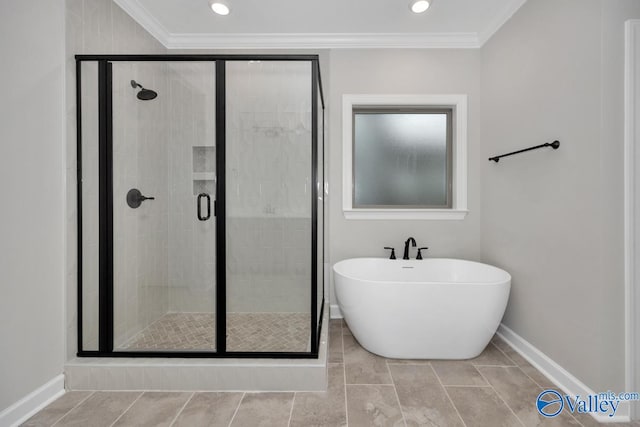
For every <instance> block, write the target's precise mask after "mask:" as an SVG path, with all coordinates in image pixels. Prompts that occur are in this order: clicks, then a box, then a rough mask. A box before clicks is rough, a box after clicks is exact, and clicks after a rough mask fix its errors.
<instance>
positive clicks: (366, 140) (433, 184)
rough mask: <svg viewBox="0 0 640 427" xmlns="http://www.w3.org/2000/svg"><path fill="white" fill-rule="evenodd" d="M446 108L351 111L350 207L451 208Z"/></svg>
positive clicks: (448, 115)
mask: <svg viewBox="0 0 640 427" xmlns="http://www.w3.org/2000/svg"><path fill="white" fill-rule="evenodd" d="M451 117H452V110H451V109H435V108H434V109H431V108H430V109H411V108H400V107H399V108H392V109H376V108H354V109H353V207H354V208H391V209H402V208H407V209H415V208H450V207H451V200H452V197H451V187H452V186H451V157H452V156H451V128H452V126H451Z"/></svg>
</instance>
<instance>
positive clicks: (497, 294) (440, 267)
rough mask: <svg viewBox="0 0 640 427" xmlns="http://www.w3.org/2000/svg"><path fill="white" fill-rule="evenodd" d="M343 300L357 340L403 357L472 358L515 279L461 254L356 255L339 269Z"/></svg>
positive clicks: (500, 312)
mask: <svg viewBox="0 0 640 427" xmlns="http://www.w3.org/2000/svg"><path fill="white" fill-rule="evenodd" d="M333 272H334V279H335V280H334V284H335V291H336V298H337V300H338V305H339V307H340V311H341V312H342V315H343V316H344V318H345V320H346V322H347V324H348V325H349V329H351V331H352V332H353V335H354V337H355V338H356V339H357V340H358V342H359V343H360V344H361V345H362V346H363V347H364V348H366V349H367V350H369V351H370V352H372V353H375V354H379V355H381V356H384V357H389V358H396V359H470V358H473V357H476V356H477V355H479V354H480V353H481V352H482V350H484V348H485V347H486V346H487V344H488V343H489V341H490V340H491V337H492V336H493V334H494V333H495V332H496V329H497V328H498V325H499V324H500V321H501V319H502V316H503V314H504V310H505V308H506V306H507V300H508V298H509V290H510V287H511V276H510V275H509V273H507V272H506V271H504V270H501V269H499V268H496V267H493V266H490V265H487V264H481V263H478V262H472V261H465V260H460V259H444V258H443V259H424V260H408V261H403V260H391V259H383V258H354V259H347V260H344V261H341V262H338V263H336V264H335V265H334V266H333Z"/></svg>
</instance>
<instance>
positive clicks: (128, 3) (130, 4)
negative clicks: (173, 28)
mask: <svg viewBox="0 0 640 427" xmlns="http://www.w3.org/2000/svg"><path fill="white" fill-rule="evenodd" d="M113 2H114V3H115V4H117V5H118V6H120V8H121V9H122V10H124V11H125V12H126V13H127V14H128V15H129V16H131V17H132V18H133V20H134V21H136V22H137V23H138V24H140V26H141V27H142V28H144V29H145V30H147V32H148V33H149V34H151V35H152V36H153V37H154V38H155V39H156V40H158V41H159V42H160V43H162V45H163V46H164V47H167V45H168V44H169V37H170V34H171V33H169V30H167V28H165V26H164V25H162V24H161V23H160V21H158V20H157V19H156V17H155V16H153V15H152V14H151V12H149V10H148V9H147V8H146V7H144V6H143V5H142V4H141V3H140V2H139V1H138V0H113Z"/></svg>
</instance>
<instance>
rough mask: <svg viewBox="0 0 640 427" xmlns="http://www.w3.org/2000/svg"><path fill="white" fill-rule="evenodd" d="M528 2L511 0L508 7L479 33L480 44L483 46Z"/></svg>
mask: <svg viewBox="0 0 640 427" xmlns="http://www.w3.org/2000/svg"><path fill="white" fill-rule="evenodd" d="M526 2H527V0H511V2H510V3H509V4H508V5H507V7H506V8H505V9H504V10H503V11H502V13H500V14H498V15H497V16H496V18H495V19H494V20H493V21H491V23H490V24H489V25H488V26H487V28H485V29H484V30H483V31H480V32H479V33H478V44H479V45H480V47H482V46H483V45H484V44H485V43H486V42H488V41H489V39H490V38H491V37H493V35H494V34H495V33H496V32H498V30H499V29H500V28H502V26H503V25H504V24H506V23H507V21H508V20H509V19H511V17H512V16H513V15H514V14H515V13H516V12H517V11H518V9H520V8H521V7H522V5H524V4H525V3H526Z"/></svg>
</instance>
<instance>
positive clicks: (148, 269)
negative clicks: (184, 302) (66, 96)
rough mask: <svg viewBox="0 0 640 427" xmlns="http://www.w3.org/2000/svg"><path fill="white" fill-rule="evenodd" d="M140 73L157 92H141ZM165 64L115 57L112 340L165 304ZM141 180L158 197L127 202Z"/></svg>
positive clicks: (143, 322)
mask: <svg viewBox="0 0 640 427" xmlns="http://www.w3.org/2000/svg"><path fill="white" fill-rule="evenodd" d="M132 79H133V80H136V81H138V82H140V83H141V84H142V85H144V86H145V87H148V88H151V89H153V90H155V91H157V92H158V94H159V95H158V97H157V98H156V99H154V100H150V101H142V100H139V99H137V97H136V93H137V90H136V89H133V88H132V87H131V84H130V81H131V80H132ZM167 92H168V91H167V66H166V64H164V63H154V62H134V63H131V62H114V64H113V199H114V200H113V226H114V232H113V254H114V260H113V264H114V265H113V270H114V277H113V283H114V345H115V346H116V347H118V346H120V345H122V344H123V343H124V342H126V341H127V340H128V339H129V338H131V337H132V336H133V335H135V334H136V333H138V332H139V331H140V330H142V329H144V328H145V327H147V326H149V325H150V324H151V323H152V322H153V321H155V320H156V319H158V318H159V317H160V316H162V315H163V314H165V313H166V312H167V310H168V266H167V258H168V253H169V251H168V244H169V243H168V238H167V227H168V206H169V191H168V179H167V173H166V171H167V165H168V156H167V154H168V153H167V145H168V142H169V141H168V126H167V120H166V116H167V111H168V109H169V107H170V102H169V99H168V97H167ZM133 188H137V189H138V190H140V191H141V193H142V194H143V195H145V196H150V197H151V196H152V197H155V200H147V201H144V202H143V203H142V204H141V205H140V206H139V207H138V208H135V209H134V208H131V207H129V206H128V205H127V203H126V194H127V192H128V191H129V190H130V189H133Z"/></svg>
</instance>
